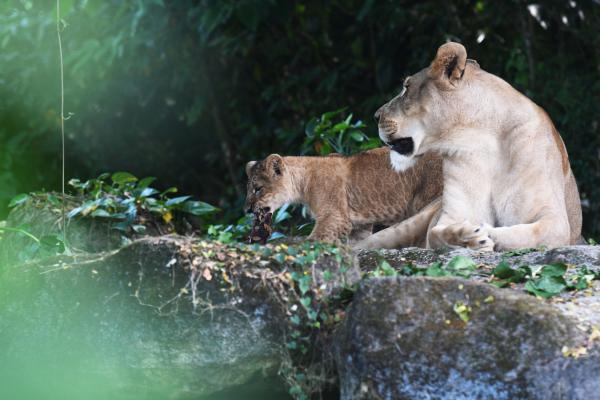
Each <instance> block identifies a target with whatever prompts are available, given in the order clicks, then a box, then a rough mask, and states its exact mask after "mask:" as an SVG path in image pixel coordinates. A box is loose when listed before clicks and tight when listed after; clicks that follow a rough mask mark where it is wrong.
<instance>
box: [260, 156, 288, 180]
mask: <svg viewBox="0 0 600 400" xmlns="http://www.w3.org/2000/svg"><path fill="white" fill-rule="evenodd" d="M265 166H266V169H267V171H268V172H269V174H270V175H271V176H279V175H281V174H282V173H283V169H284V167H285V166H284V161H283V157H281V156H280V155H279V154H271V155H270V156H268V157H267V158H266V159H265Z"/></svg>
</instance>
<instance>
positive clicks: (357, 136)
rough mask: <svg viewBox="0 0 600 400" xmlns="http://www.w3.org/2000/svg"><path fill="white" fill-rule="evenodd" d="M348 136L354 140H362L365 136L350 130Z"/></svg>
mask: <svg viewBox="0 0 600 400" xmlns="http://www.w3.org/2000/svg"><path fill="white" fill-rule="evenodd" d="M350 137H351V138H352V139H353V140H354V141H355V142H362V141H364V140H365V136H364V135H363V134H362V133H361V132H359V131H352V132H350Z"/></svg>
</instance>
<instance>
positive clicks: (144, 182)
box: [137, 176, 156, 189]
mask: <svg viewBox="0 0 600 400" xmlns="http://www.w3.org/2000/svg"><path fill="white" fill-rule="evenodd" d="M155 180H156V178H155V177H153V176H148V177H146V178H144V179H142V180H140V181H139V182H138V184H137V187H138V188H140V189H145V188H147V187H148V186H150V184H151V183H152V182H154V181H155Z"/></svg>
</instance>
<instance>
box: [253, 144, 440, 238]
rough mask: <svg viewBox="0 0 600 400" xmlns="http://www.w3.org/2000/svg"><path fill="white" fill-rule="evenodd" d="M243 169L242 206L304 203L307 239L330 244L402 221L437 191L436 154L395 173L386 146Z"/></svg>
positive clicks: (269, 160)
mask: <svg viewBox="0 0 600 400" xmlns="http://www.w3.org/2000/svg"><path fill="white" fill-rule="evenodd" d="M246 172H247V174H248V191H247V196H246V210H248V211H257V210H268V211H270V212H274V211H275V210H276V209H277V208H279V207H281V205H283V204H284V203H301V204H305V205H307V206H308V208H309V209H310V211H311V214H312V215H313V216H314V218H315V220H316V225H315V228H314V230H313V232H312V233H311V235H310V237H309V238H310V239H315V240H323V241H331V242H333V241H337V240H339V239H340V238H341V237H342V236H347V235H349V234H350V233H351V232H352V231H357V230H360V229H364V228H365V227H366V228H367V229H370V225H372V224H392V223H395V222H399V221H402V220H404V219H405V218H408V217H410V216H412V215H414V214H415V213H416V212H417V211H419V210H420V209H421V208H423V207H424V206H426V205H427V204H429V203H430V202H432V201H433V200H435V199H436V198H437V197H439V196H440V195H441V193H442V160H441V158H440V157H438V156H435V155H430V154H427V155H424V156H422V157H420V159H419V160H418V162H416V163H415V165H414V167H413V168H410V169H409V170H407V171H404V172H401V173H398V172H396V171H394V170H393V169H392V167H391V165H390V150H389V149H388V148H378V149H374V150H368V151H365V152H362V153H359V154H356V155H353V156H337V155H336V156H326V157H281V156H279V155H277V154H272V155H270V156H269V157H267V158H266V159H265V160H263V161H260V162H254V161H251V162H249V163H248V165H247V166H246Z"/></svg>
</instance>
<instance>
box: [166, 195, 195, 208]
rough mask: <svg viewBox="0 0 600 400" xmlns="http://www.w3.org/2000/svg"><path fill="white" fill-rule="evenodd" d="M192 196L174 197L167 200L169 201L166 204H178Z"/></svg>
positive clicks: (168, 205) (169, 205)
mask: <svg viewBox="0 0 600 400" xmlns="http://www.w3.org/2000/svg"><path fill="white" fill-rule="evenodd" d="M191 197H192V196H179V197H173V198H172V199H169V200H167V202H166V203H165V205H166V206H167V207H171V206H176V205H178V204H181V203H183V202H184V201H186V200H188V199H189V198H191Z"/></svg>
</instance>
